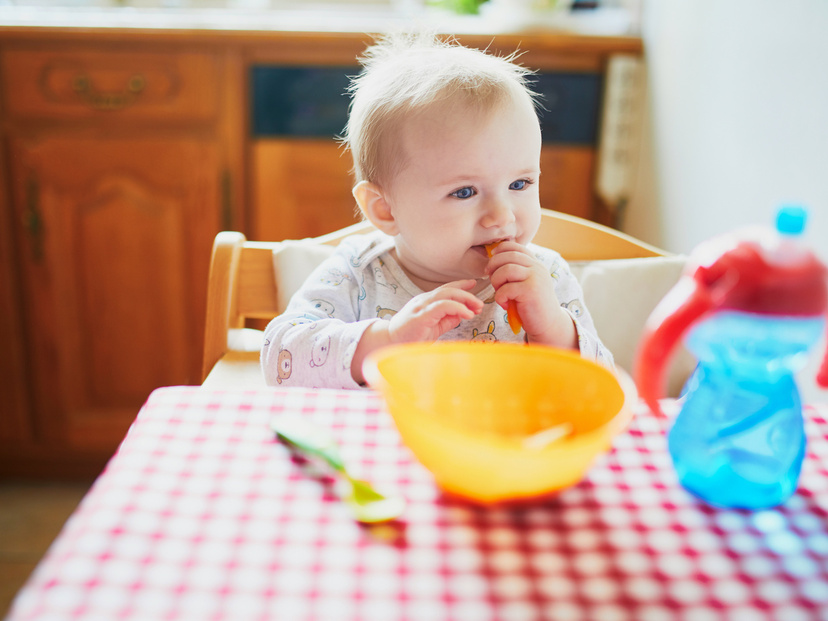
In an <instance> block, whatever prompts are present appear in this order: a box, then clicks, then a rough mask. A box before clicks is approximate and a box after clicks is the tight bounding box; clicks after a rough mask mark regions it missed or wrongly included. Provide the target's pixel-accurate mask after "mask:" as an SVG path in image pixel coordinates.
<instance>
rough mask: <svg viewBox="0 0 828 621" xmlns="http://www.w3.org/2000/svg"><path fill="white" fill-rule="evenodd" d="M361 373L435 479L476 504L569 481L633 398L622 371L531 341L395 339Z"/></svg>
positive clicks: (625, 418)
mask: <svg viewBox="0 0 828 621" xmlns="http://www.w3.org/2000/svg"><path fill="white" fill-rule="evenodd" d="M363 372H364V374H365V377H366V379H367V381H368V384H369V385H370V386H371V387H372V388H374V389H376V390H378V391H379V392H380V393H381V394H382V395H383V397H384V398H385V402H386V404H387V407H388V410H389V412H390V413H391V416H392V417H393V418H394V422H395V423H396V426H397V429H398V430H399V432H400V435H401V437H402V439H403V442H405V444H406V445H407V446H408V447H409V448H410V449H411V451H412V452H413V453H414V455H415V456H416V457H417V459H418V460H419V461H420V462H421V463H422V464H423V465H424V466H425V467H426V468H428V470H429V471H430V472H431V473H432V474H433V475H434V478H435V481H436V482H437V484H438V485H439V486H440V487H441V488H442V489H443V490H444V491H446V492H448V493H450V494H455V495H458V496H461V497H464V498H466V499H469V500H472V501H475V502H478V503H483V504H489V503H498V502H514V501H520V500H525V499H530V498H535V497H538V496H545V495H547V494H550V493H553V492H556V491H558V490H561V489H563V488H566V487H569V486H571V485H573V484H575V483H578V482H579V481H580V480H581V479H582V478H583V477H584V475H585V474H586V472H587V470H588V469H589V467H590V466H591V465H592V463H593V462H594V460H595V458H596V457H598V456H599V455H601V454H603V453H604V452H606V451H607V450H608V449H609V447H610V445H611V442H612V439H613V437H614V436H615V435H616V434H617V433H618V432H619V431H621V430H623V429H624V428H625V427H626V425H627V424H628V423H629V420H630V418H631V416H632V404H633V403H634V402H635V400H636V398H637V396H636V391H635V386H634V384H633V382H632V380H631V379H630V378H629V376H628V375H627V374H626V373H624V372H623V371H620V370H619V371H616V372H612V371H610V370H608V369H606V368H604V367H602V366H600V365H598V364H596V363H594V362H590V361H588V360H585V359H584V358H582V357H581V356H579V355H578V354H577V353H573V352H568V351H563V350H559V349H554V348H551V347H540V346H531V345H518V344H514V345H512V344H502V343H496V344H478V343H435V344H409V345H395V346H393V347H388V348H385V349H382V350H379V351H377V352H375V353H374V354H373V355H371V356H370V357H369V358H368V360H366V362H365V366H364V369H363ZM562 430H563V432H564V433H566V435H564V436H563V437H560V438H559V439H557V440H555V439H554V438H555V437H556V436H559V435H560V434H559V432H561V431H562ZM550 439H551V442H550V441H549V440H550Z"/></svg>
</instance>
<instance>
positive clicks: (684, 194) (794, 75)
mask: <svg viewBox="0 0 828 621" xmlns="http://www.w3.org/2000/svg"><path fill="white" fill-rule="evenodd" d="M642 34H643V37H644V44H645V55H646V65H647V96H646V97H645V100H646V101H647V108H646V110H645V115H644V132H643V136H642V140H643V142H642V144H641V153H640V161H639V168H638V179H637V183H636V188H635V191H634V194H633V196H632V199H631V201H630V204H629V206H628V208H627V214H626V219H625V221H624V223H623V228H624V230H625V231H627V232H628V233H630V234H632V235H635V236H637V237H640V238H642V239H644V240H646V241H649V242H651V243H653V244H656V245H658V246H661V247H663V248H666V249H668V250H672V251H674V252H689V251H690V250H691V249H692V248H693V247H694V246H695V245H696V244H698V243H699V242H700V241H702V240H704V239H707V238H709V237H711V236H713V235H717V234H719V233H722V232H725V231H729V230H733V229H736V228H739V227H741V226H744V225H747V224H754V223H767V224H769V225H772V223H773V217H774V214H775V211H776V208H777V206H778V205H779V204H780V203H785V202H797V203H801V204H804V205H805V206H807V207H808V208H809V209H810V221H809V225H808V231H807V234H806V241H807V242H808V243H809V244H810V245H811V246H812V247H813V248H814V249H815V250H816V251H817V252H818V253H819V255H820V256H821V257H822V259H823V260H824V261H826V263H828V0H645V1H644V8H643V19H642ZM823 348H824V344H820V345H819V346H818V347H816V348H815V351H813V352H812V357H811V363H810V365H809V367H808V368H807V369H805V371H804V372H803V373H801V374H800V376H799V380H800V387H801V389H802V393H803V397H804V399H805V400H807V401H813V400H815V399H819V400H820V401H822V402H825V401H827V400H828V393H825V392H821V391H819V390H818V389H816V388H815V385H814V382H813V381H812V378H813V377H814V374H815V369H816V366H817V362H818V361H819V360H820V359H821V357H822V351H823Z"/></svg>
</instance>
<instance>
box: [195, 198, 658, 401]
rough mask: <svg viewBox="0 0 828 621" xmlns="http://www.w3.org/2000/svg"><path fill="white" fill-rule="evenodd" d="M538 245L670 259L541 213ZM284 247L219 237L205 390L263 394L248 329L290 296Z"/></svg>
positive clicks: (582, 256)
mask: <svg viewBox="0 0 828 621" xmlns="http://www.w3.org/2000/svg"><path fill="white" fill-rule="evenodd" d="M372 229H373V226H372V225H371V224H370V223H369V222H360V223H358V224H354V225H351V226H349V227H346V228H344V229H340V230H338V231H334V232H333V233H329V234H327V235H322V236H320V237H316V238H313V239H311V240H307V241H308V242H309V243H315V244H319V245H324V246H336V245H337V244H338V243H339V242H340V241H341V240H342V239H344V238H345V237H347V236H349V235H353V234H356V233H365V232H368V231H370V230H372ZM534 242H535V243H536V244H538V245H540V246H545V247H548V248H554V249H555V250H557V251H558V252H560V254H561V255H562V256H563V258H564V259H566V260H567V261H589V260H598V259H626V258H642V257H658V256H667V255H668V254H669V253H667V252H665V251H664V250H661V249H659V248H656V247H655V246H651V245H649V244H646V243H644V242H642V241H640V240H638V239H635V238H634V237H631V236H629V235H626V234H624V233H621V232H619V231H616V230H614V229H611V228H609V227H606V226H602V225H600V224H596V223H594V222H590V221H589V220H585V219H583V218H578V217H576V216H570V215H567V214H563V213H560V212H556V211H551V210H548V209H544V210H542V214H541V225H540V229H539V231H538V234H537V236H536V237H535V239H534ZM281 243H282V242H254V241H247V239H246V238H245V236H244V235H243V234H242V233H238V232H234V231H223V232H221V233H219V234H218V235H216V239H215V242H214V244H213V254H212V259H211V263H210V276H209V282H208V285H207V323H206V329H205V332H204V357H203V364H202V378H203V383H204V385H209V386H216V387H217V386H222V387H228V388H231V387H250V386H263V385H264V380H263V377H262V372H261V369H260V368H259V349H260V347H261V335H262V333H261V331H260V330H252V329H249V328H245V320H246V319H265V320H269V319H272V318H273V317H275V316H277V315H278V314H280V313H281V312H282V311H283V310H284V308H281V307H280V306H281V304H280V302H279V300H280V298H281V299H287V298H288V297H289V294H291V293H293V292H292V291H291V292H285V291H282V292H280V293H282V295H281V296H280V295H277V291H278V287H279V283H278V282H277V277H276V272H275V269H274V265H273V251H274V250H276V249H278V248H279V246H280V244H281Z"/></svg>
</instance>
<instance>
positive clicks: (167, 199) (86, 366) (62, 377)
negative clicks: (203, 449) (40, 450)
mask: <svg viewBox="0 0 828 621" xmlns="http://www.w3.org/2000/svg"><path fill="white" fill-rule="evenodd" d="M8 159H9V161H10V163H11V169H12V181H13V200H14V203H15V211H16V216H17V218H18V221H19V222H20V223H21V232H22V233H21V239H20V243H18V244H17V247H18V252H19V254H20V257H19V263H20V265H21V267H22V278H21V281H22V289H23V295H24V298H25V299H24V308H25V313H26V329H27V333H26V339H27V342H28V354H29V364H30V367H31V373H32V388H33V390H32V392H33V395H32V396H33V405H34V409H35V423H36V427H37V429H36V431H37V438H38V441H40V442H44V443H46V444H47V445H48V444H51V443H54V444H55V445H61V446H63V447H66V448H69V449H72V450H74V449H77V450H81V451H88V450H99V451H102V452H107V451H111V450H112V449H114V448H115V447H116V446H117V443H118V441H120V439H122V438H123V435H124V433H125V431H126V430H127V428H128V425H129V423H130V422H131V421H132V420H133V419H134V417H135V415H136V413H137V411H138V408H139V407H140V405H141V404H142V403H143V401H144V400H145V399H146V398H147V395H148V393H149V392H150V391H151V390H153V389H154V388H156V387H158V386H163V385H169V384H184V383H198V380H199V373H200V358H201V345H202V334H203V318H204V308H205V297H206V283H207V273H208V267H209V257H210V249H211V244H212V240H213V237H214V236H215V233H216V232H217V231H218V230H219V228H220V204H219V203H220V195H221V191H220V188H221V170H220V164H219V161H220V160H219V149H218V146H217V144H216V143H215V142H214V141H212V140H208V139H200V138H169V139H117V138H114V139H113V138H108V137H104V136H97V137H94V138H93V137H83V138H79V137H72V136H62V135H51V136H40V137H30V138H14V139H12V140H11V144H10V157H9V158H8Z"/></svg>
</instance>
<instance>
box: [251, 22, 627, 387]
mask: <svg viewBox="0 0 828 621" xmlns="http://www.w3.org/2000/svg"><path fill="white" fill-rule="evenodd" d="M362 64H363V71H362V72H361V74H360V75H359V76H358V77H357V78H356V79H355V80H354V81H353V84H352V88H351V90H352V96H353V98H352V101H351V108H350V115H349V119H348V125H347V127H346V131H345V136H344V141H345V143H346V145H347V146H348V147H349V148H350V151H351V154H352V156H353V161H354V175H355V178H356V186H355V187H354V189H353V194H354V197H355V198H356V202H357V204H358V205H359V208H360V210H361V211H362V213H363V214H364V216H365V218H367V219H368V220H369V221H370V222H371V223H372V224H373V225H374V226H375V227H376V229H377V231H375V232H373V233H370V234H368V235H359V236H353V237H350V238H348V239H346V240H344V241H343V242H342V243H341V244H340V245H339V246H338V248H337V250H336V252H335V253H334V254H333V255H332V256H331V257H330V258H329V259H327V260H326V261H325V262H324V263H322V264H321V265H320V266H319V267H318V268H317V269H316V270H315V271H314V272H313V274H311V276H310V277H309V278H308V280H307V281H306V282H305V284H304V285H303V286H302V288H301V290H299V291H298V292H297V293H296V294H295V295H294V296H293V298H292V299H291V301H290V304H289V305H288V308H287V309H286V311H285V313H284V314H282V315H280V316H279V317H277V318H275V319H274V320H273V321H272V322H271V323H270V324H269V325H268V326H267V328H266V330H265V343H264V346H263V349H262V355H261V361H262V367H263V370H264V375H265V379H266V381H267V383H268V384H271V385H274V384H285V385H288V386H289V385H296V386H313V387H329V388H356V387H358V386H360V385H362V384H363V383H364V380H363V376H362V362H363V360H364V359H365V357H366V356H367V355H368V354H370V353H371V352H373V351H375V350H376V349H378V348H380V347H383V346H386V345H390V344H394V343H407V342H415V341H426V342H432V341H435V340H438V339H439V340H467V341H468V340H480V341H503V342H509V341H512V342H521V343H523V342H528V343H534V344H543V345H551V346H555V347H559V348H564V349H573V350H580V352H581V355H582V356H584V357H586V358H590V359H593V360H597V361H599V362H601V363H603V364H605V365H608V366H611V365H612V356H611V354H610V353H609V351H608V350H607V349H606V348H605V347H604V346H603V344H602V343H601V341H600V339H599V338H598V336H597V334H596V332H595V328H594V326H593V323H592V318H591V317H590V315H589V312H588V311H587V309H586V307H585V306H584V304H583V302H582V291H581V287H580V285H579V284H578V282H577V280H576V279H575V277H574V276H573V275H572V274H571V272H570V271H569V267H568V266H567V264H566V262H565V261H564V260H563V259H562V258H561V257H560V255H559V254H558V253H557V252H555V251H553V250H548V249H546V248H542V247H539V246H535V245H533V244H531V243H530V242H531V241H532V238H533V237H534V236H535V233H536V232H537V230H538V227H539V224H540V217H541V206H540V201H539V198H538V183H539V181H540V152H541V131H540V125H539V122H538V117H537V113H536V110H535V101H534V94H533V93H532V92H531V91H530V89H529V88H528V86H527V83H526V80H527V77H528V75H529V73H530V72H529V71H528V70H526V69H524V68H522V67H520V66H519V65H517V64H515V63H514V62H512V61H511V59H509V58H499V57H496V56H493V55H491V54H488V53H485V52H482V51H479V50H475V49H469V48H466V47H463V46H460V45H458V44H455V43H450V42H442V41H439V40H437V39H435V38H434V37H431V36H424V35H416V36H414V35H411V36H396V37H388V38H385V39H383V40H381V41H379V42H378V43H376V44H375V45H373V46H372V47H370V48H369V49H368V50H367V52H366V53H365V55H364V57H363V59H362ZM494 244H497V246H496V248H494V249H493V250H492V255H491V257H489V254H488V250H491V249H492V246H493V245H494ZM487 246H488V247H489V248H488V249H487ZM506 309H510V312H511V313H512V314H513V315H514V313H515V312H516V313H517V315H518V316H519V318H520V321H521V322H522V329H521V330H520V331H519V332H518V333H517V334H514V333H513V331H512V329H511V328H510V326H509V323H508V319H507V311H506Z"/></svg>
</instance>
